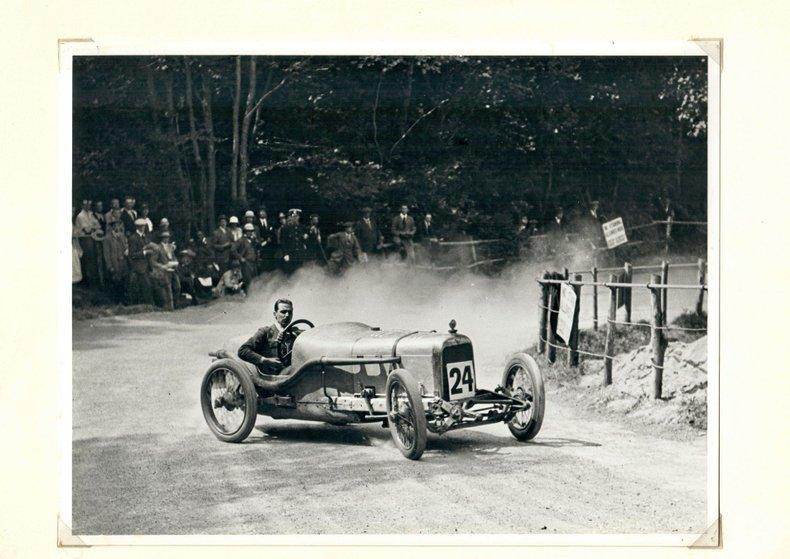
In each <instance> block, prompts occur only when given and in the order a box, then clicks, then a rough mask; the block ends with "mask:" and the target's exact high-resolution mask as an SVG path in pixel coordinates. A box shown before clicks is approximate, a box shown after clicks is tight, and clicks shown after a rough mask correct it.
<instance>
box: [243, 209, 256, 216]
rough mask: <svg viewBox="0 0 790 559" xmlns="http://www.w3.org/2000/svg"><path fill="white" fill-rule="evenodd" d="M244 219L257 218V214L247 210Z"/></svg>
mask: <svg viewBox="0 0 790 559" xmlns="http://www.w3.org/2000/svg"><path fill="white" fill-rule="evenodd" d="M244 217H255V212H253V211H252V210H247V211H246V212H244Z"/></svg>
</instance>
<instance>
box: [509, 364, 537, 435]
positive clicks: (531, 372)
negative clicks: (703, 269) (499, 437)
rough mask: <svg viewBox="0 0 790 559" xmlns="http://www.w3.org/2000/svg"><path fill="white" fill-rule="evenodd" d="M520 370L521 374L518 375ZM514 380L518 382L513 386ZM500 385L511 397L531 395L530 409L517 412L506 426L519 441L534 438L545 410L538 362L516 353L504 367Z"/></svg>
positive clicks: (520, 397) (523, 397) (522, 397)
mask: <svg viewBox="0 0 790 559" xmlns="http://www.w3.org/2000/svg"><path fill="white" fill-rule="evenodd" d="M522 372H523V375H520V373H522ZM519 376H520V379H519V378H518V377H519ZM519 380H521V382H519ZM516 382H518V384H517V385H515V386H514V384H515V383H516ZM502 386H503V387H504V389H505V394H507V395H508V396H512V397H513V398H519V399H528V398H525V396H526V395H527V394H530V395H531V397H532V402H531V407H530V409H529V410H528V411H527V412H518V413H517V414H516V417H514V418H513V419H511V420H510V422H509V423H508V424H507V426H508V429H510V432H511V433H513V436H514V437H516V438H517V439H518V440H520V441H529V440H531V439H533V438H535V436H536V435H537V434H538V432H539V431H540V428H541V426H542V425H543V414H544V413H545V411H546V391H545V389H544V387H543V376H542V375H541V374H540V369H539V368H538V364H537V363H536V362H535V360H534V359H533V358H532V357H530V356H529V355H527V354H526V353H517V354H516V355H514V356H513V357H512V358H511V359H510V361H509V362H508V364H507V366H506V367H505V372H504V374H503V375H502ZM519 414H523V415H519Z"/></svg>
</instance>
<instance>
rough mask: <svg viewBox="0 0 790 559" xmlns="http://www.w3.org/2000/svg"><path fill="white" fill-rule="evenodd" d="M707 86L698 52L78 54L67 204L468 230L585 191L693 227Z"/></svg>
mask: <svg viewBox="0 0 790 559" xmlns="http://www.w3.org/2000/svg"><path fill="white" fill-rule="evenodd" d="M706 83H707V70H706V60H705V59H704V58H700V57H584V58H572V57H556V58H552V57H480V58H478V57H379V56H375V57H323V56H321V57H318V56H315V57H269V56H267V57H263V56H259V57H248V56H243V57H233V56H222V57H132V56H123V57H118V56H114V57H78V58H75V60H74V115H73V117H74V128H73V129H74V137H73V140H74V141H73V163H74V165H73V197H74V200H75V201H78V200H80V199H82V198H91V199H93V200H103V201H105V204H106V203H107V202H108V201H109V199H110V198H113V197H118V198H122V197H123V196H125V195H131V196H134V197H135V198H136V199H137V202H138V208H139V204H140V203H141V202H147V203H148V204H149V205H150V206H151V213H152V216H153V217H154V218H157V219H158V218H159V217H162V216H166V217H168V218H169V219H170V221H171V223H172V227H173V230H174V231H175V232H176V234H177V235H179V236H186V235H187V233H192V232H194V231H195V229H197V228H211V227H213V226H214V222H215V218H216V215H217V214H219V213H226V214H236V215H239V213H241V212H243V211H244V210H246V209H248V208H252V209H257V207H258V205H260V204H266V206H267V207H268V208H269V212H270V215H271V214H272V213H273V212H276V211H279V210H284V209H287V208H289V207H294V206H298V207H301V208H302V209H303V210H305V211H306V212H317V213H319V214H320V215H321V217H322V219H323V221H324V223H325V226H329V228H331V224H333V223H334V222H336V221H340V220H343V219H348V218H354V217H356V216H357V211H358V209H359V208H360V207H362V206H363V205H371V206H373V208H374V210H375V211H376V213H377V214H379V215H392V214H394V213H395V212H396V211H397V209H396V208H397V207H398V206H399V205H400V204H401V203H402V202H403V201H405V202H407V203H409V204H411V205H412V206H413V207H414V208H415V210H416V211H417V212H421V211H431V212H433V213H434V214H435V215H436V216H437V221H438V222H439V223H441V221H442V219H443V216H444V215H447V214H448V213H449V212H450V207H451V206H457V207H460V208H461V209H462V211H463V212H465V213H466V214H467V215H468V217H469V223H470V225H469V232H470V233H471V234H472V235H475V236H478V237H488V236H496V235H497V234H500V233H501V230H502V228H503V227H507V228H512V226H513V223H514V222H515V221H516V220H517V219H518V217H519V216H520V215H523V214H524V213H529V214H530V215H531V216H532V217H535V218H537V219H544V218H545V217H546V216H548V215H550V213H551V212H553V209H554V207H555V206H556V205H562V206H564V207H565V208H566V210H570V211H571V212H572V211H573V210H574V209H576V208H583V207H586V204H587V202H588V201H589V200H590V199H598V200H600V201H601V209H602V212H603V213H604V214H605V215H607V216H611V217H614V216H617V215H622V216H623V217H624V218H625V220H626V224H627V225H633V224H636V223H642V222H645V221H648V220H650V219H655V218H658V217H660V216H661V211H660V209H659V206H660V200H661V199H662V198H666V197H671V198H672V200H673V202H674V204H675V207H676V212H677V215H676V217H677V218H678V219H684V218H685V219H705V213H706V208H707V204H706V176H707V175H706V122H707V118H706V117H707V88H706ZM527 204H531V206H532V207H531V208H529V207H528V206H527ZM75 206H76V207H79V203H75ZM105 208H106V206H105Z"/></svg>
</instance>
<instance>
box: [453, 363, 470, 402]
mask: <svg viewBox="0 0 790 559" xmlns="http://www.w3.org/2000/svg"><path fill="white" fill-rule="evenodd" d="M447 387H448V388H449V389H450V400H459V399H461V398H467V397H469V396H473V395H474V393H475V368H474V364H473V363H472V362H471V361H461V362H459V363H447Z"/></svg>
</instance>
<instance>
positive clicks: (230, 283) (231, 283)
mask: <svg viewBox="0 0 790 559" xmlns="http://www.w3.org/2000/svg"><path fill="white" fill-rule="evenodd" d="M229 266H230V267H229V268H228V270H226V271H225V273H224V274H222V277H221V278H220V280H219V283H217V286H216V287H215V288H214V290H213V295H214V296H215V297H224V296H227V295H235V294H237V293H244V292H243V291H242V287H243V285H244V284H243V281H244V279H243V278H242V275H241V269H240V264H239V261H238V260H235V259H234V260H231V261H230V264H229Z"/></svg>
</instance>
